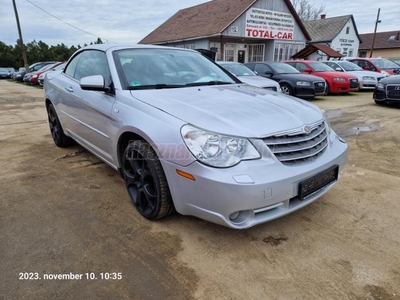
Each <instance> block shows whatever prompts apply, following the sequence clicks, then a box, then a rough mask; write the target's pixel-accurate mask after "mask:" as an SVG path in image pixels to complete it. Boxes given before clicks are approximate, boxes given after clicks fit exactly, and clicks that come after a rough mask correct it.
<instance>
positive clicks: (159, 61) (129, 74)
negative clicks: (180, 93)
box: [113, 48, 240, 89]
mask: <svg viewBox="0 0 400 300" xmlns="http://www.w3.org/2000/svg"><path fill="white" fill-rule="evenodd" d="M113 55H114V60H115V62H116V64H117V68H118V65H120V66H121V68H120V78H121V83H122V85H123V86H125V87H126V88H127V89H159V88H177V87H185V86H198V85H211V84H212V85H215V84H233V83H239V82H240V81H238V80H237V81H235V79H233V77H231V76H229V75H228V74H226V73H225V72H224V71H223V70H221V69H220V68H219V67H218V66H217V65H215V64H214V63H213V62H211V61H210V60H209V59H207V58H206V57H204V56H203V55H201V54H200V53H198V52H194V51H186V50H181V49H151V48H145V49H124V50H117V51H114V53H113Z"/></svg>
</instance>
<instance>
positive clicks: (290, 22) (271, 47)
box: [139, 0, 311, 62]
mask: <svg viewBox="0 0 400 300" xmlns="http://www.w3.org/2000/svg"><path fill="white" fill-rule="evenodd" d="M308 40H311V38H310V35H309V34H308V32H307V30H306V29H305V27H304V24H303V23H302V22H301V20H300V18H299V17H298V15H297V13H296V11H295V9H294V8H293V5H292V3H291V1H290V0H274V1H270V0H235V1H232V0H213V1H210V2H206V3H203V4H200V5H196V6H193V7H189V8H186V9H182V10H180V11H178V12H177V13H176V14H175V15H173V16H172V17H171V18H169V19H168V20H167V21H165V22H164V23H163V24H161V25H160V26H159V27H158V28H156V29H155V30H154V31H153V32H151V33H150V34H149V35H147V36H146V37H145V38H144V39H142V40H141V41H140V42H139V43H140V44H157V45H165V46H174V47H183V48H189V49H206V50H211V51H213V52H216V58H217V60H226V61H239V62H255V61H282V60H288V59H290V57H291V56H292V55H293V54H295V53H297V52H298V51H299V50H301V49H303V48H304V47H305V45H306V42H307V41H308Z"/></svg>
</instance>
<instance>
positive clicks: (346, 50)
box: [331, 19, 360, 57]
mask: <svg viewBox="0 0 400 300" xmlns="http://www.w3.org/2000/svg"><path fill="white" fill-rule="evenodd" d="M359 46H360V40H359V39H358V37H357V33H356V29H355V27H354V24H353V22H352V21H351V19H349V21H348V22H347V24H346V25H345V26H344V27H343V29H342V31H341V32H340V33H339V34H338V35H337V36H336V37H335V38H334V39H333V41H332V42H331V48H332V49H334V50H336V51H337V52H340V53H341V54H343V55H344V56H348V57H354V56H357V53H358V48H359Z"/></svg>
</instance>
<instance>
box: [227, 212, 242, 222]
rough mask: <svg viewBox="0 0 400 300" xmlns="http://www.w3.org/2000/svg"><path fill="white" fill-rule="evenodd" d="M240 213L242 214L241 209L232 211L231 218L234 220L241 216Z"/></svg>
mask: <svg viewBox="0 0 400 300" xmlns="http://www.w3.org/2000/svg"><path fill="white" fill-rule="evenodd" d="M239 214H240V212H239V211H237V212H234V213H231V214H230V216H229V220H231V221H234V220H235V219H236V218H237V217H239Z"/></svg>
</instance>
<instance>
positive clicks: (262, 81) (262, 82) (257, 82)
mask: <svg viewBox="0 0 400 300" xmlns="http://www.w3.org/2000/svg"><path fill="white" fill-rule="evenodd" d="M237 78H239V80H240V81H242V82H244V83H247V84H250V85H253V86H258V87H276V88H277V89H279V84H278V83H277V82H276V81H274V80H272V79H268V78H264V77H261V76H253V75H248V76H237Z"/></svg>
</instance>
